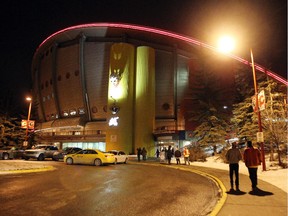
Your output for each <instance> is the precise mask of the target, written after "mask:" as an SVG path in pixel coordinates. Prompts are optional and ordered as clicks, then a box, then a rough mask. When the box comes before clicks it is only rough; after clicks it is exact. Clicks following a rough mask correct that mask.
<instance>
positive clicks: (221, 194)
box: [132, 162, 227, 216]
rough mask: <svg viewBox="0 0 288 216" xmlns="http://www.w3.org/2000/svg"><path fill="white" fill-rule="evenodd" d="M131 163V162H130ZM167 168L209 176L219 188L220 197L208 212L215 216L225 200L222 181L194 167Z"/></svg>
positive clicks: (149, 164) (224, 189)
mask: <svg viewBox="0 0 288 216" xmlns="http://www.w3.org/2000/svg"><path fill="white" fill-rule="evenodd" d="M132 163H133V162H132ZM134 163H135V164H141V165H148V166H161V164H152V163H141V162H140V163H139V162H137V163H136V162H134ZM165 167H167V168H171V169H178V170H183V171H188V172H193V173H196V174H199V175H202V176H204V177H206V178H209V179H210V180H212V181H213V182H214V183H215V184H216V185H217V186H218V188H219V194H220V197H221V198H220V199H219V200H218V202H217V204H216V206H215V207H214V208H213V210H212V211H211V213H210V214H209V215H210V216H216V215H217V214H218V213H219V212H220V210H221V209H222V207H223V206H224V203H225V202H226V199H227V194H226V193H225V192H224V191H226V188H225V186H224V184H223V182H222V181H221V180H220V179H219V178H217V177H216V176H213V175H211V174H208V173H205V172H202V171H199V170H195V169H191V168H190V169H189V168H184V167H174V166H165Z"/></svg>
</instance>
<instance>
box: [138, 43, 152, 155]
mask: <svg viewBox="0 0 288 216" xmlns="http://www.w3.org/2000/svg"><path fill="white" fill-rule="evenodd" d="M154 124H155V51H154V49H152V48H150V47H147V46H142V47H138V48H137V57H136V80H135V117H134V125H135V129H134V132H135V136H134V143H135V149H134V150H135V152H136V149H137V148H139V147H141V148H143V147H145V148H146V150H147V152H148V156H153V155H154V153H155V148H154V139H153V130H154Z"/></svg>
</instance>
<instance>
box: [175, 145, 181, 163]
mask: <svg viewBox="0 0 288 216" xmlns="http://www.w3.org/2000/svg"><path fill="white" fill-rule="evenodd" d="M174 156H175V158H176V162H177V164H181V163H180V157H181V152H180V150H179V149H178V148H177V149H176V151H175V152H174Z"/></svg>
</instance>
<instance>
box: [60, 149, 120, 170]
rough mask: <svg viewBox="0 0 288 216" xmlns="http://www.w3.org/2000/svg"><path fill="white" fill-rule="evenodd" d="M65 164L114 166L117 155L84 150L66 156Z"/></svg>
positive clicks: (96, 150) (95, 150)
mask: <svg viewBox="0 0 288 216" xmlns="http://www.w3.org/2000/svg"><path fill="white" fill-rule="evenodd" d="M64 162H65V163H66V164H68V165H72V164H90V165H95V166H101V165H103V164H114V163H115V155H114V154H112V153H108V152H102V151H100V150H98V149H84V150H81V151H78V152H76V153H74V154H67V155H65V156H64Z"/></svg>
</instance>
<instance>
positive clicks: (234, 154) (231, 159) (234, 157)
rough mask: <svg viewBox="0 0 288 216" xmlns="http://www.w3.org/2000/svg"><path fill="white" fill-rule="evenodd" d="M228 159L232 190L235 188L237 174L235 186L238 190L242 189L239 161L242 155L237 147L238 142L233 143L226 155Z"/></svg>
mask: <svg viewBox="0 0 288 216" xmlns="http://www.w3.org/2000/svg"><path fill="white" fill-rule="evenodd" d="M225 157H226V160H227V161H228V163H229V176H230V185H231V189H230V190H231V191H232V190H234V181H233V176H234V174H235V186H236V191H240V189H239V161H240V160H242V155H241V152H240V150H239V149H238V148H237V143H236V142H233V143H232V148H230V149H229V150H228V151H227V153H226V155H225Z"/></svg>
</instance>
